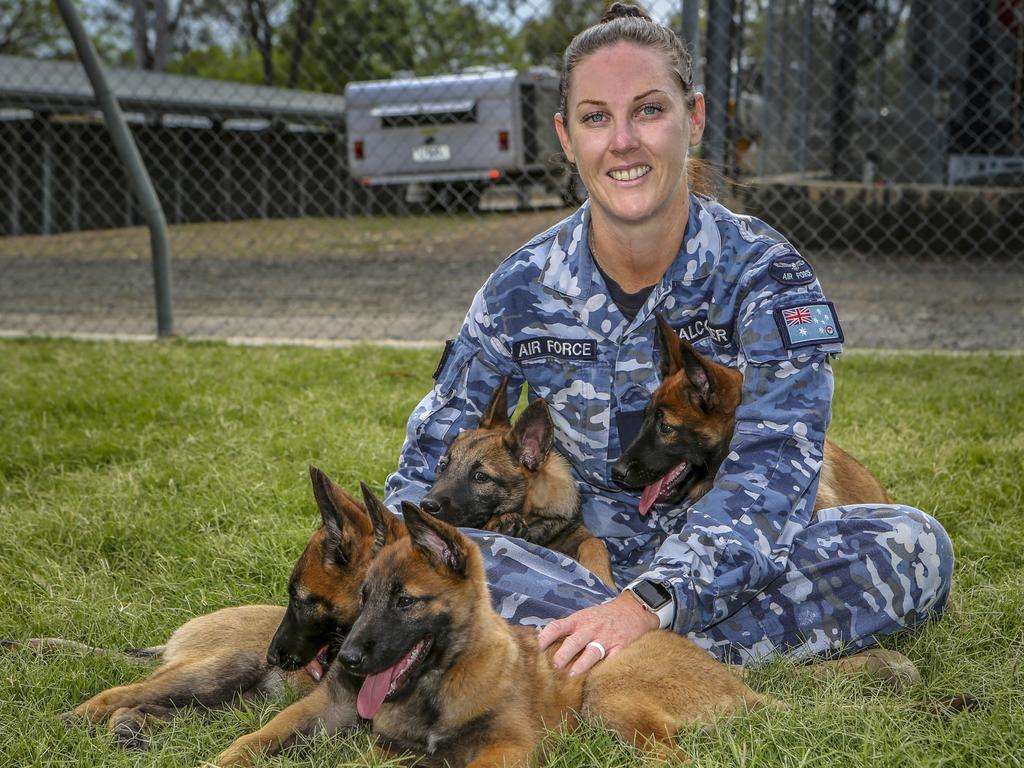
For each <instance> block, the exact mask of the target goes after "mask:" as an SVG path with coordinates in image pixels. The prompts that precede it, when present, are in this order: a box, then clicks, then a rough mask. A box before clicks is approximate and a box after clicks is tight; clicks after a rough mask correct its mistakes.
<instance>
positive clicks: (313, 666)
mask: <svg viewBox="0 0 1024 768" xmlns="http://www.w3.org/2000/svg"><path fill="white" fill-rule="evenodd" d="M326 650H327V645H324V647H323V648H321V649H320V650H319V651H317V652H316V656H314V657H313V660H312V661H310V662H309V664H307V665H306V666H305V670H306V671H307V672H308V673H309V676H310V677H312V678H313V679H314V680H315V681H316V682H318V683H319V682H320V680H322V679H323V676H324V665H323V662H322V661H321V659H323V658H324V651H326Z"/></svg>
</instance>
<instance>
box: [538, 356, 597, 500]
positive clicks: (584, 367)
mask: <svg viewBox="0 0 1024 768" xmlns="http://www.w3.org/2000/svg"><path fill="white" fill-rule="evenodd" d="M521 367H522V371H523V376H524V377H525V379H526V381H527V383H528V384H529V385H530V392H531V393H532V396H536V397H540V398H543V399H544V400H545V401H547V404H548V405H549V406H550V408H551V417H552V419H553V420H554V422H555V429H556V432H557V440H558V445H557V447H558V450H559V452H560V453H562V455H563V456H565V457H566V458H567V459H569V461H571V462H572V464H573V466H575V467H576V470H577V471H578V472H579V474H580V475H581V476H582V477H583V478H585V479H586V480H587V481H588V482H591V483H596V484H598V485H602V486H607V485H608V477H607V473H608V469H609V466H608V431H609V430H608V427H609V416H610V413H611V408H610V405H611V386H612V367H611V364H610V363H603V362H597V361H595V362H590V361H579V360H559V359H557V358H540V359H537V360H525V361H523V362H522V363H521Z"/></svg>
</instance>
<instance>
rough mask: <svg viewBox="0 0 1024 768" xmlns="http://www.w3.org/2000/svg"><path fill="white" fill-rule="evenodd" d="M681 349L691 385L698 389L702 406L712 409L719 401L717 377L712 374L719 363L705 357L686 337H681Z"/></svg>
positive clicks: (707, 409) (706, 409)
mask: <svg viewBox="0 0 1024 768" xmlns="http://www.w3.org/2000/svg"><path fill="white" fill-rule="evenodd" d="M679 350H680V353H681V355H682V360H683V370H684V371H686V378H687V379H689V380H690V385H691V386H692V387H693V388H694V389H695V390H696V392H697V396H698V397H699V399H700V405H701V407H702V408H703V409H704V410H705V411H710V410H711V409H713V408H714V407H715V403H716V402H717V397H716V393H715V378H714V376H712V375H711V370H712V367H713V366H715V365H717V364H716V363H714V362H712V361H711V360H708V359H707V358H706V357H704V355H702V354H701V353H700V352H698V351H697V350H696V349H694V348H693V345H691V344H690V342H688V341H686V340H685V339H679Z"/></svg>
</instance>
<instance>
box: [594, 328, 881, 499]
mask: <svg viewBox="0 0 1024 768" xmlns="http://www.w3.org/2000/svg"><path fill="white" fill-rule="evenodd" d="M657 319H658V343H659V345H660V347H661V384H660V385H659V386H658V389H657V390H655V392H654V395H653V397H652V398H651V403H650V405H649V406H648V407H647V411H646V413H645V414H644V421H643V426H642V427H641V429H640V434H639V435H637V437H636V439H635V440H634V441H633V443H632V444H631V445H630V446H629V447H628V448H627V449H626V451H625V452H624V453H623V454H622V456H621V457H620V458H619V460H618V461H616V462H615V465H614V466H613V467H612V477H613V479H614V480H615V481H616V482H617V483H619V485H622V486H623V487H625V488H642V489H643V493H642V494H641V496H640V512H641V514H646V512H647V511H648V510H649V509H650V508H651V506H652V505H653V504H654V503H655V502H667V503H671V504H676V505H690V504H693V503H694V502H695V501H697V499H699V498H700V497H701V496H703V495H704V494H706V493H707V492H708V491H709V490H711V487H712V485H714V482H715V475H717V474H718V469H719V467H721V466H722V462H723V461H724V460H725V457H726V456H727V455H728V453H729V443H730V442H731V441H732V434H733V429H734V428H735V426H736V408H737V407H738V406H739V404H740V396H741V393H742V389H743V374H742V373H740V372H739V371H738V370H736V369H734V368H729V367H727V366H724V365H720V364H718V363H716V362H714V361H713V360H711V359H709V358H707V357H705V356H704V355H702V354H700V353H699V352H697V350H695V349H694V348H693V347H692V346H690V344H689V342H687V341H685V340H684V339H681V338H680V337H679V335H678V334H677V333H676V332H675V331H674V330H673V329H672V327H671V326H670V325H669V324H668V322H667V321H666V320H665V318H664V317H663V316H662V315H661V314H658V315H657ZM891 501H892V500H891V499H890V498H889V496H888V494H886V492H885V490H884V489H883V488H882V486H881V485H880V484H879V482H878V481H877V480H876V479H875V478H874V477H873V476H872V475H871V473H870V472H869V471H868V470H867V469H866V468H865V467H864V465H863V464H861V463H860V462H858V461H857V460H856V459H855V458H853V457H852V456H850V454H848V453H847V452H846V451H844V450H843V449H842V448H840V447H839V446H838V445H836V444H835V443H833V442H832V441H830V440H826V441H825V460H824V464H823V465H822V469H821V480H820V482H819V485H818V496H817V498H816V500H815V503H814V511H815V512H816V511H818V510H819V509H826V508H828V507H837V506H842V505H843V504H887V503H890V502H891Z"/></svg>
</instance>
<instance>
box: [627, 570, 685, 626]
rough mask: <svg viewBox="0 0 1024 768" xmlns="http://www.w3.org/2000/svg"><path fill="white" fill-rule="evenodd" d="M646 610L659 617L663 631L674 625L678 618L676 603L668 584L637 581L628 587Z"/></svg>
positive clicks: (648, 580) (646, 580) (647, 580)
mask: <svg viewBox="0 0 1024 768" xmlns="http://www.w3.org/2000/svg"><path fill="white" fill-rule="evenodd" d="M626 591H627V592H630V593H632V595H633V597H635V598H636V599H637V600H638V601H639V602H640V605H642V606H643V607H644V608H646V609H647V610H648V611H650V612H651V613H653V614H654V615H655V616H657V617H658V624H659V625H660V626H661V628H662V629H666V628H667V627H669V626H671V625H672V621H673V620H674V619H675V617H676V601H675V598H674V597H673V596H672V590H670V589H669V588H668V585H667V584H663V583H662V582H660V581H652V580H650V579H637V580H636V581H634V582H633V583H632V584H630V585H629V586H627V587H626Z"/></svg>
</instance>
